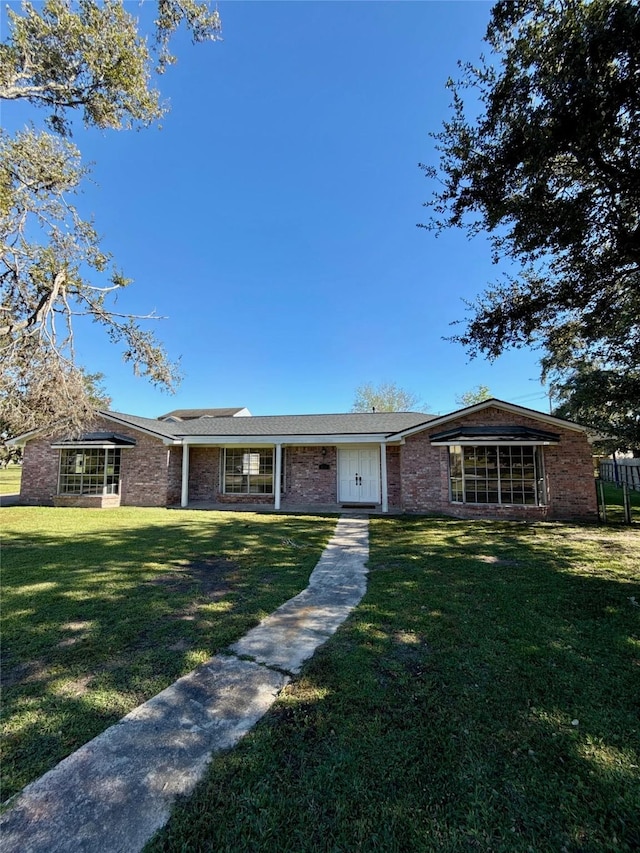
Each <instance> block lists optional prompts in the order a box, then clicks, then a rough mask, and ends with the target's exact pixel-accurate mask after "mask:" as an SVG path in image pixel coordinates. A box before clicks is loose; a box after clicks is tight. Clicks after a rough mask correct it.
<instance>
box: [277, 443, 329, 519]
mask: <svg viewBox="0 0 640 853" xmlns="http://www.w3.org/2000/svg"><path fill="white" fill-rule="evenodd" d="M325 449H326V451H327V453H326V456H323V455H322V448H321V447H287V449H286V458H287V471H286V476H285V492H284V493H283V499H284V500H286V502H287V504H291V505H295V504H334V503H336V501H337V500H338V473H337V467H338V456H337V453H336V448H335V447H326V448H325ZM321 465H322V466H328V467H326V468H325V467H322V468H321V467H320V466H321Z"/></svg>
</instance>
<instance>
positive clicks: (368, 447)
mask: <svg viewBox="0 0 640 853" xmlns="http://www.w3.org/2000/svg"><path fill="white" fill-rule="evenodd" d="M337 450H338V465H337V479H338V482H337V490H336V493H337V496H338V503H352V504H356V503H361V504H380V503H382V497H383V483H382V476H381V474H382V471H381V467H382V466H381V460H380V445H379V444H347V445H338V448H337ZM354 451H361V452H362V451H365V452H367V453H368V454H370V459H371V460H372V461H373V464H374V468H375V474H374V477H373V479H374V480H375V484H376V497H375V500H374V499H372V498H364V497H362V495H360V497H359V498H352V497H350V496H349V497H347V496H343V495H342V492H341V480H342V470H343V468H342V466H343V464H344V461H343V460H344V459H345V454H346V453H353V452H354Z"/></svg>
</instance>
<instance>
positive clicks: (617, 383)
mask: <svg viewBox="0 0 640 853" xmlns="http://www.w3.org/2000/svg"><path fill="white" fill-rule="evenodd" d="M551 392H552V396H553V399H554V400H555V406H554V411H553V414H554V415H557V416H558V417H560V418H566V419H567V420H571V421H576V422H577V423H580V424H584V425H585V426H588V427H591V429H592V430H593V433H594V435H595V436H596V437H597V444H598V446H600V447H601V448H603V449H604V450H606V451H607V452H613V451H616V450H631V451H633V452H634V455H636V454H638V453H639V452H640V370H629V371H626V372H625V373H624V374H622V375H621V374H619V373H617V372H615V371H613V370H609V369H607V368H603V367H599V366H598V365H597V364H596V363H594V362H586V361H583V360H579V361H577V362H576V364H575V365H574V367H573V368H572V369H570V370H566V369H565V370H564V371H563V372H562V373H561V374H560V375H559V376H558V377H557V379H556V380H555V381H552V383H551Z"/></svg>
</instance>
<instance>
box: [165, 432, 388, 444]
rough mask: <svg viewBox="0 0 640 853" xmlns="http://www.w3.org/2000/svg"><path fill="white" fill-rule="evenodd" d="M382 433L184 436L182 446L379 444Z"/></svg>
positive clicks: (381, 439)
mask: <svg viewBox="0 0 640 853" xmlns="http://www.w3.org/2000/svg"><path fill="white" fill-rule="evenodd" d="M386 441H387V436H386V434H384V433H381V434H375V435H348V434H347V435H185V436H184V437H183V439H182V444H190V445H191V444H198V445H215V446H218V445H233V444H241V445H245V446H247V445H251V447H258V446H260V445H265V446H266V447H272V446H274V445H276V444H282V445H290V446H301V445H304V446H305V447H310V446H313V445H318V446H324V445H327V444H328V445H332V444H380V443H381V442H384V443H386Z"/></svg>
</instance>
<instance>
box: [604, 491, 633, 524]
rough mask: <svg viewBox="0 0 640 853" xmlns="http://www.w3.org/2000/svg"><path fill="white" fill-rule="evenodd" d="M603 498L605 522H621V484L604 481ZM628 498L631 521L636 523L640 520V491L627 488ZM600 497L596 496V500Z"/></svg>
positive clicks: (622, 513) (622, 520)
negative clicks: (605, 514) (605, 511)
mask: <svg viewBox="0 0 640 853" xmlns="http://www.w3.org/2000/svg"><path fill="white" fill-rule="evenodd" d="M603 486H604V500H605V505H606V508H607V524H622V523H624V520H625V519H624V501H623V491H622V486H616V484H615V483H605V482H603ZM629 498H630V503H631V521H632V523H638V522H639V521H640V492H638V491H635V490H634V489H629ZM599 499H600V498H599V497H598V500H599Z"/></svg>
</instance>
